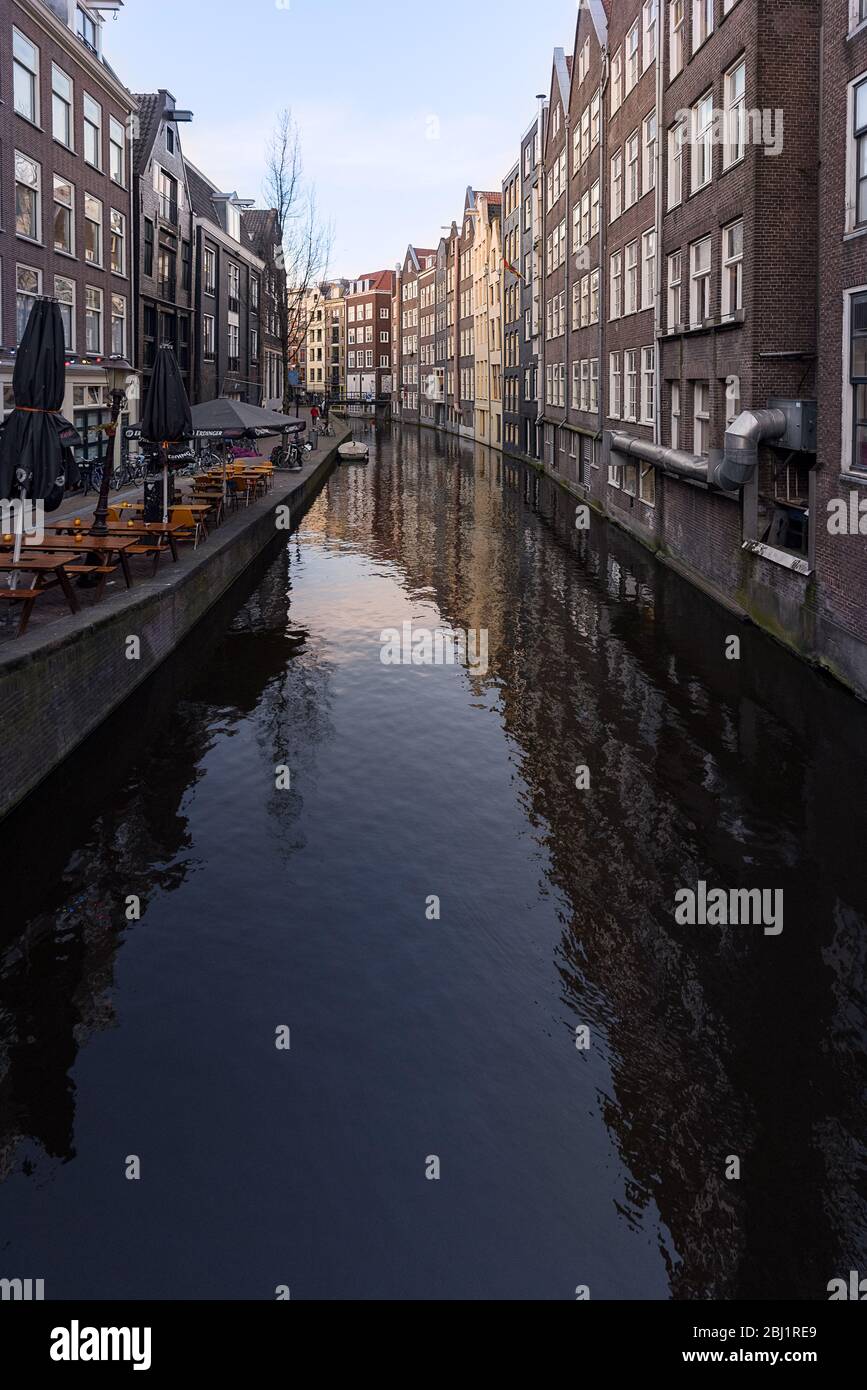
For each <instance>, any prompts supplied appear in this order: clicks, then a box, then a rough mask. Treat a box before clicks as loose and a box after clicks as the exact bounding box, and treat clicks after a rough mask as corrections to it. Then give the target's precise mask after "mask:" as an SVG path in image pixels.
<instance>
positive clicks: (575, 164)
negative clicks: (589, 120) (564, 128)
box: [572, 124, 582, 174]
mask: <svg viewBox="0 0 867 1390" xmlns="http://www.w3.org/2000/svg"><path fill="white" fill-rule="evenodd" d="M581 164H582V158H581V126H580V124H576V126H575V132H574V134H573V136H572V173H573V174H577V173H578V170H579V169H580V168H581Z"/></svg>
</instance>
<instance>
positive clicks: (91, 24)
mask: <svg viewBox="0 0 867 1390" xmlns="http://www.w3.org/2000/svg"><path fill="white" fill-rule="evenodd" d="M77 28H78V37H79V38H80V39H84V42H85V43H86V44H87V46H88V48H92V49H93V51H94V53H95V52H96V49H97V43H96V21H95V20H94V19H92V18H91V17H90V15H89V14H88V13H87V11H86V10H83V9H82V8H81V6H80V5H79V7H78V25H77Z"/></svg>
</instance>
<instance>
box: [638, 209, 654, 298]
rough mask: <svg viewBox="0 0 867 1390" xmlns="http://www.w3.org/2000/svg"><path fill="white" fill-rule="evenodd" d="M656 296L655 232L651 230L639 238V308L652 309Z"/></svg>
mask: <svg viewBox="0 0 867 1390" xmlns="http://www.w3.org/2000/svg"><path fill="white" fill-rule="evenodd" d="M655 295H656V232H655V231H654V230H653V229H651V230H650V231H649V232H645V233H644V234H643V236H642V238H641V308H642V309H652V308H653V301H654V297H655Z"/></svg>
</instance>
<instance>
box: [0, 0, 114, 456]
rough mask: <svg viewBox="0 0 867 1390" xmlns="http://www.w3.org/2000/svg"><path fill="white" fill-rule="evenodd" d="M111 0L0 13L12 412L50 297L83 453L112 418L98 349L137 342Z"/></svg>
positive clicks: (0, 241)
mask: <svg viewBox="0 0 867 1390" xmlns="http://www.w3.org/2000/svg"><path fill="white" fill-rule="evenodd" d="M109 8H114V9H120V8H122V4H121V3H120V0H119V3H118V4H117V5H116V6H111V7H110V6H107V5H100V6H99V8H95V7H94V8H92V7H91V6H90V5H88V4H87V3H80V4H76V3H72V0H4V4H3V5H2V11H0V14H2V18H0V40H2V46H0V55H2V56H0V97H2V100H0V161H2V168H3V177H4V189H5V192H4V196H3V198H2V200H0V306H2V318H0V385H2V388H3V414H4V415H5V414H6V413H7V412H8V411H9V410H11V408H12V405H13V398H12V368H13V356H12V354H13V352H14V349H15V348H16V346H17V344H18V343H19V342H20V340H21V336H22V334H23V332H24V328H25V326H26V324H27V320H28V318H29V315H30V309H31V307H32V304H33V302H34V300H35V299H36V298H38V297H39V296H40V295H48V296H52V297H54V298H56V299H57V300H58V301H59V303H60V311H61V316H62V318H63V323H64V329H65V332H66V346H67V354H68V355H69V357H70V361H69V365H68V368H67V376H66V397H65V400H64V411H65V413H66V415H67V416H68V418H69V419H71V420H74V422H75V424H76V425H77V426H78V428H79V431H80V433H81V434H82V437H83V439H84V448H83V450H82V451H81V455H82V457H84V458H90V457H94V456H96V455H101V454H102V452H103V450H104V440H105V435H104V434H103V433H102V432H100V430H99V426H100V425H102V424H104V423H105V422H106V421H107V420H108V418H109V413H108V399H107V392H106V381H105V370H104V367H103V366H101V365H93V362H94V359H95V358H102V357H103V356H108V355H110V354H115V355H119V356H122V357H125V358H127V359H128V360H132V359H131V357H130V354H132V352H133V344H132V316H133V276H132V265H133V251H132V203H131V197H130V185H131V163H132V160H131V152H130V145H129V136H128V132H129V129H130V122H131V117H132V115H133V113H134V112H135V111H136V109H137V108H136V102H135V99H134V98H133V97H132V96H131V94H130V93H129V92H128V91H127V90H126V89H125V88H124V87H123V86H122V84H121V83H120V81H119V80H118V78H117V77H116V76H115V74H114V72H113V71H112V70H111V68H110V67H109V66H108V65H107V64H106V63H105V62H104V60H103V58H102V29H103V19H104V14H103V12H104V11H105V10H107V9H109ZM135 389H136V388H133V389H132V390H131V396H133V397H134V394H135ZM134 410H135V408H134Z"/></svg>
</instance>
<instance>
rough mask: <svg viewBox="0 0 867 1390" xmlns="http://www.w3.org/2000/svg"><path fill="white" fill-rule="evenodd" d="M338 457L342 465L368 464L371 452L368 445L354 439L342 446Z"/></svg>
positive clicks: (338, 451)
mask: <svg viewBox="0 0 867 1390" xmlns="http://www.w3.org/2000/svg"><path fill="white" fill-rule="evenodd" d="M337 455H338V458H339V459H340V462H341V463H367V460H368V459H369V457H370V450H369V449H368V447H367V445H366V444H361V443H359V441H358V440H357V439H353V440H348V441H347V442H346V443H345V444H341V445H340V447H339V449H338V450H337Z"/></svg>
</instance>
